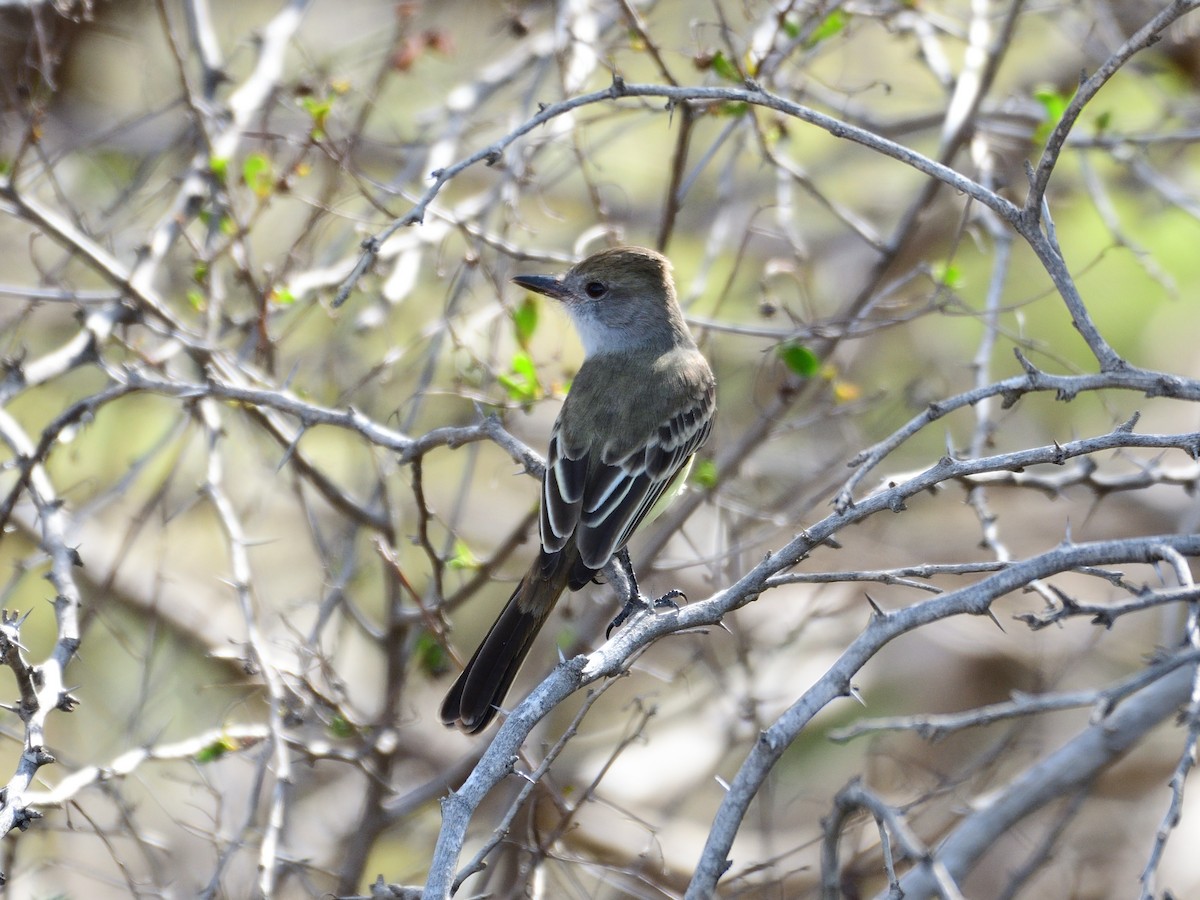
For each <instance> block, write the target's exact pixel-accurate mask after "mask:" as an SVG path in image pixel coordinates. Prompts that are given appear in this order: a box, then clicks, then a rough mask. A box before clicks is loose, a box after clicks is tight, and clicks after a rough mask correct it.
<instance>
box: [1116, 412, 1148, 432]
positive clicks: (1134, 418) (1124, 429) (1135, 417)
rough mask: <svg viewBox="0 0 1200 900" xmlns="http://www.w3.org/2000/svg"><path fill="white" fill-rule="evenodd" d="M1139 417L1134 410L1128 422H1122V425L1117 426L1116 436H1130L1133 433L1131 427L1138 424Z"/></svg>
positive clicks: (1138, 413)
mask: <svg viewBox="0 0 1200 900" xmlns="http://www.w3.org/2000/svg"><path fill="white" fill-rule="evenodd" d="M1141 417H1142V414H1141V413H1140V412H1137V411H1136V410H1135V411H1134V413H1133V415H1132V416H1130V417H1129V421H1128V422H1124V423H1123V424H1121V425H1119V426H1117V434H1131V433H1132V432H1133V426H1134V425H1136V424H1137V423H1138V419H1140V418H1141Z"/></svg>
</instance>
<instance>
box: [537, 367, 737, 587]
mask: <svg viewBox="0 0 1200 900" xmlns="http://www.w3.org/2000/svg"><path fill="white" fill-rule="evenodd" d="M714 406H715V396H714V393H713V391H712V390H711V389H710V390H707V391H705V392H704V393H703V394H702V395H700V396H699V397H696V398H694V399H693V401H692V403H691V404H689V405H688V406H687V407H685V408H684V409H683V410H681V411H680V412H678V413H677V414H675V415H674V416H672V417H671V418H670V419H668V420H667V421H665V422H663V423H662V424H661V425H660V426H659V427H658V430H657V431H656V432H655V433H654V434H652V435H650V436H649V437H648V440H646V441H645V442H643V443H641V444H639V445H638V446H637V447H636V448H635V449H633V450H632V451H629V452H625V453H624V454H623V455H621V454H619V453H615V452H613V451H612V449H611V447H605V448H604V449H602V450H601V451H600V452H599V453H596V452H595V451H593V452H591V453H589V452H588V449H590V448H578V449H576V448H570V447H566V446H564V444H563V440H562V435H561V433H560V430H559V427H558V425H557V424H556V426H555V429H554V434H553V435H552V436H551V439H550V457H549V459H548V460H547V466H546V474H545V477H544V478H543V480H542V510H541V520H540V526H541V538H542V549H543V551H544V552H545V553H546V554H554V553H557V552H558V551H560V550H562V549H563V547H565V546H566V545H567V542H568V541H569V540H570V539H571V537H572V536H574V538H575V546H576V549H577V550H578V552H579V559H580V562H581V563H582V564H583V565H584V566H585V567H587V568H588V569H590V570H592V571H596V570H599V569H602V568H604V566H605V565H606V564H607V563H608V561H609V560H610V559H611V558H612V556H613V554H614V553H616V552H617V551H618V550H620V549H621V548H622V547H624V546H625V543H626V542H627V541H628V540H629V538H630V536H631V535H632V534H633V532H634V531H635V530H636V529H637V527H638V525H639V524H641V522H642V520H643V519H644V518H645V517H646V514H647V513H649V512H650V510H651V509H652V508H653V507H654V504H655V503H657V502H658V500H659V498H660V497H662V495H663V493H664V492H665V491H666V490H667V488H668V487H669V486H670V485H671V483H672V481H673V480H674V479H675V476H676V475H678V474H679V472H680V470H681V469H682V468H683V467H684V466H685V465H686V463H687V461H688V460H689V459H690V458H691V456H692V454H693V453H695V452H696V450H697V449H698V448H699V447H700V445H701V444H703V443H704V441H705V440H706V439H707V438H708V435H709V432H710V431H711V429H712V415H713V410H714ZM573 580H574V579H573ZM585 580H586V579H585Z"/></svg>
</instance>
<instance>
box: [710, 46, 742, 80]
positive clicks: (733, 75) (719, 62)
mask: <svg viewBox="0 0 1200 900" xmlns="http://www.w3.org/2000/svg"><path fill="white" fill-rule="evenodd" d="M712 70H713V71H714V72H716V73H717V74H718V75H720V76H721V77H722V78H724V79H725V80H726V81H736V82H737V83H738V84H741V83H742V82H743V81H745V80H746V79H745V78H743V77H742V73H741V72H739V71H738V68H737V66H735V65H734V64H733V63H732V62H730V60H729V57H728V56H726V55H725V54H724V53H722V52H721V51H720V50H718V51H717V52H716V54H715V55H714V56H713V58H712Z"/></svg>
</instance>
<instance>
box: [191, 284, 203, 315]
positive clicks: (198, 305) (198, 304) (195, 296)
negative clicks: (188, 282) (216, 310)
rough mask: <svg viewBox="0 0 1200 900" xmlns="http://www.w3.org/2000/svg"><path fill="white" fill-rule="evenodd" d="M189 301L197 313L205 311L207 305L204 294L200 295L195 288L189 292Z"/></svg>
mask: <svg viewBox="0 0 1200 900" xmlns="http://www.w3.org/2000/svg"><path fill="white" fill-rule="evenodd" d="M187 300H188V304H189V305H190V306H191V307H192V309H194V310H196V311H197V312H203V311H204V307H205V306H206V303H205V301H204V295H203V294H202V293H200V292H199V291H198V290H196V289H195V288H190V289H189V290H188V292H187Z"/></svg>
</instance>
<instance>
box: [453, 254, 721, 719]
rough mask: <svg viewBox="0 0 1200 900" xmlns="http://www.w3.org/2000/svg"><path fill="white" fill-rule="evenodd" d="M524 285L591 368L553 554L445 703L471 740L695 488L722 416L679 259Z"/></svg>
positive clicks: (554, 491) (559, 497) (555, 465)
mask: <svg viewBox="0 0 1200 900" xmlns="http://www.w3.org/2000/svg"><path fill="white" fill-rule="evenodd" d="M513 281H514V282H515V283H516V284H519V285H520V286H521V287H523V288H526V289H527V290H530V291H535V292H537V293H539V294H544V295H546V296H547V297H552V298H554V299H555V300H558V301H559V302H561V303H562V304H563V306H564V307H565V308H566V310H567V312H568V313H569V314H570V316H571V319H572V321H573V322H574V324H575V328H576V330H577V331H578V332H579V336H580V338H581V339H582V341H583V349H584V357H585V358H584V361H583V365H582V367H580V369H579V373H578V374H577V375H576V376H575V379H574V382H573V383H572V385H571V390H570V392H569V393H568V395H567V399H566V402H565V403H564V404H563V408H562V412H560V413H559V416H558V421H556V422H555V423H554V430H553V432H551V435H550V452H549V454H548V458H547V460H546V471H545V474H544V475H543V476H542V505H541V514H540V516H539V521H538V524H539V531H540V534H541V552H540V553H539V554H538V557H537V559H536V560H534V562H533V565H532V566H531V567H530V569H529V571H528V572H527V573H526V575H525V577H524V578H522V579H521V583H520V584H519V585H517V589H516V590H515V591H514V592H513V595H512V597H511V598H510V599H509V601H508V604H507V605H506V606H505V607H504V610H503V611H502V612H501V613H500V617H499V618H498V619H496V622H495V624H493V625H492V627H491V630H490V631H488V633H487V636H486V637H485V638H484V639H483V643H481V644H480V645H479V649H478V650H476V651H475V655H474V656H472V657H471V661H470V662H468V663H467V666H466V668H465V669H464V670H463V672H462V674H461V675H460V676H459V677H458V680H457V681H456V682H454V686H453V687H452V688H450V692H449V693H448V694H447V695H446V699H445V701H444V702H443V703H442V721H443V722H445V723H446V724H447V725H457V726H458V727H459V728H461V729H463V730H464V731H467V732H471V733H474V732H477V731H481V730H483V729H484V728H486V727H487V726H488V723H489V722H491V721H492V718H493V717H494V716H495V715H496V712H497V711H498V709H499V705H500V703H501V702H502V701H503V700H504V695H505V693H506V692H507V691H508V689H509V687H510V686H511V685H512V682H513V679H514V678H515V677H516V675H517V670H518V669H519V668H520V666H521V663H522V661H523V660H524V659H525V655H526V654H527V653H528V652H529V648H530V646H531V645H532V644H533V639H534V637H536V635H537V633H538V631H539V630H541V627H542V624H543V623H544V622H545V621H546V617H547V616H548V615H549V614H550V610H551V609H553V608H554V604H555V603H556V602H557V601H558V598H559V596H560V595H561V594H562V592H563V591H564V590H565V589H566V588H570V589H571V590H573V591H577V590H579V589H580V588H581V587H583V586H584V585H585V584H587V583H588V582H589V581H591V580H592V578H593V577H594V576H595V575H596V573H597V572H599V571H600V570H601V569H603V568H604V567H605V566H606V565H608V563H609V561H610V560H611V559H612V558H613V557H614V556H615V555H617V554H619V553H621V552H622V551H623V550H624V548H625V544H626V542H627V541H628V540H629V538H630V536H631V535H632V534H633V532H634V530H635V529H636V528H637V527H638V525H639V524H641V522H642V521H643V520H644V519H645V518H646V516H647V514H648V513H650V512H651V510H652V509H653V508H654V507H655V505H656V503H658V501H659V500H660V498H662V497H663V496H664V494H665V493H666V492H667V491H668V489H672V490H674V489H675V487H676V486H677V484H681V483H682V481H683V478H684V477H686V471H687V469H688V467H689V466H690V463H691V457H692V454H693V453H695V452H696V450H697V449H698V448H699V447H700V445H701V444H703V443H704V441H705V440H706V439H707V438H708V434H709V431H710V430H711V429H712V419H713V413H714V412H715V411H716V382H715V380H714V379H713V374H712V371H711V370H710V369H709V367H708V363H707V362H706V361H705V359H704V357H703V356H702V355H701V353H700V351H699V350H698V349H696V342H695V341H694V340H692V336H691V334H690V333H689V332H688V328H687V325H686V324H685V323H684V321H683V313H682V312H681V311H680V309H679V303H678V302H677V300H676V299H675V285H674V283H673V282H672V280H671V264H670V262H668V261H667V259H666V258H665V257H663V256H661V255H660V254H658V253H655V252H654V251H653V250H645V249H642V248H640V247H618V248H616V249H613V250H602V251H600V252H599V253H596V254H594V255H592V256H589V257H588V258H587V259H585V260H583V261H582V262H580V263H578V264H576V265H575V266H574V267H573V268H571V269H570V270H569V271H568V272H567V273H566V274H565V275H562V276H561V277H557V278H556V277H551V276H547V275H518V276H516V277H515V278H513ZM623 561H624V562H625V563H626V564H627V563H628V556H627V555H626V556H625V557H624V558H623ZM627 572H628V575H629V580H630V584H631V585H633V586H634V589H636V580H635V579H634V578H633V571H632V567H629V568H628V569H627Z"/></svg>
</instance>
